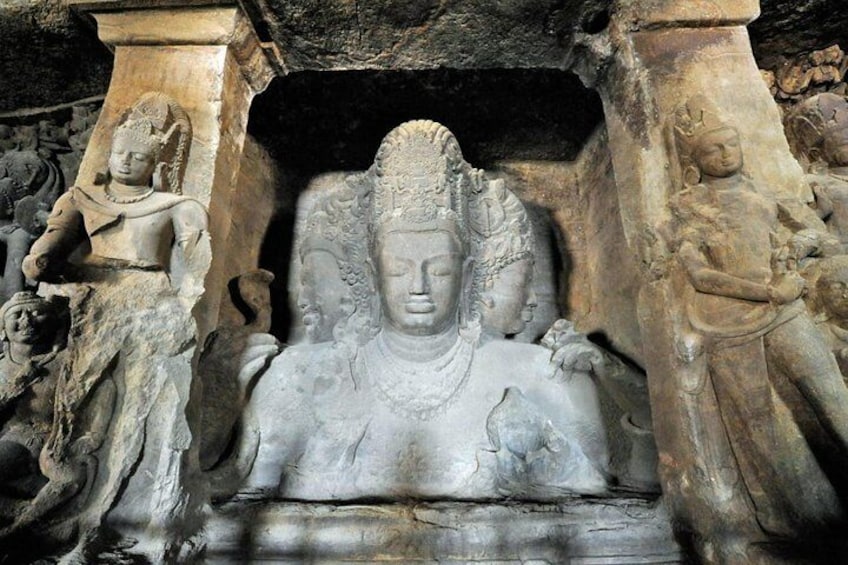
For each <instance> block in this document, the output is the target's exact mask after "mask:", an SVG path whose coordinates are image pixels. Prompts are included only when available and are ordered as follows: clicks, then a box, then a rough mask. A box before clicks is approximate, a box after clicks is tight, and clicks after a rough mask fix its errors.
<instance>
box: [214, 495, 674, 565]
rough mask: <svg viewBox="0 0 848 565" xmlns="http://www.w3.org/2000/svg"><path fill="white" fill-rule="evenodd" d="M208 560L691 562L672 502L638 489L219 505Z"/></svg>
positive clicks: (596, 564)
mask: <svg viewBox="0 0 848 565" xmlns="http://www.w3.org/2000/svg"><path fill="white" fill-rule="evenodd" d="M206 533H207V538H208V541H209V543H208V546H207V550H206V562H207V563H244V562H247V561H251V562H253V561H262V562H266V561H267V562H274V563H281V562H305V561H306V562H315V561H320V562H328V561H329V562H347V561H367V562H378V561H395V562H411V561H438V562H440V563H442V562H471V561H481V562H487V563H488V562H495V561H496V562H498V563H510V562H522V563H525V562H536V561H537V560H538V562H548V563H571V564H582V565H589V564H592V565H601V564H603V565H611V564H616V563H628V564H634V563H683V562H684V554H683V552H682V550H681V548H680V547H679V546H678V545H677V543H676V542H675V540H674V537H673V534H672V529H671V523H670V520H669V517H668V514H667V512H666V511H665V508H664V507H663V506H662V504H661V503H660V502H658V501H648V500H643V499H636V498H609V499H591V500H589V499H575V500H573V501H569V502H565V503H561V504H521V503H502V504H470V503H420V504H413V503H410V504H346V505H329V504H300V503H283V502H277V503H269V502H258V501H252V500H249V499H240V500H236V501H233V502H229V503H227V504H224V505H222V506H220V507H216V509H215V511H214V512H213V515H212V517H211V518H210V520H209V522H208V525H207V529H206Z"/></svg>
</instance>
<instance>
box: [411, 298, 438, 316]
mask: <svg viewBox="0 0 848 565" xmlns="http://www.w3.org/2000/svg"><path fill="white" fill-rule="evenodd" d="M435 309H436V305H435V304H433V301H432V300H430V297H429V296H422V297H417V296H413V297H410V299H409V300H407V301H406V311H407V312H409V313H410V314H429V313H430V312H433V311H434V310H435Z"/></svg>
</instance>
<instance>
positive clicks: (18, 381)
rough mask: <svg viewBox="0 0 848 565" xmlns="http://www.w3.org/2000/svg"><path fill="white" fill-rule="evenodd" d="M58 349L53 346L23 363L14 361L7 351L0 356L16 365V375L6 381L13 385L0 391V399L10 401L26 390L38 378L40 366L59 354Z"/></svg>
mask: <svg viewBox="0 0 848 565" xmlns="http://www.w3.org/2000/svg"><path fill="white" fill-rule="evenodd" d="M59 351H60V348H58V347H56V346H54V347H53V348H52V349H51V350H50V351H48V352H46V353H41V354H39V355H33V356H32V357H30V358H29V359H27V360H26V361H24V362H23V363H19V362H18V361H15V360H14V359H13V358H12V354H11V352H9V351H7V352H6V353H4V354H3V355H2V356H0V358H3V357H5V358H6V359H8V361H9V363H11V364H12V365H14V366H16V367H18V369H17V373H16V375H15V376H14V377H13V378H12V379H11V380H10V381H8V382H11V383H14V385H13V386H12V387H11V388H9V389H7V390H3V391H0V399H3V400H5V401H10V400H13V399H15V398H17V397H18V396H20V395H21V394H23V393H24V392H26V390H27V389H28V388H29V387H30V386H31V385H33V384H34V383H35V382H36V381H37V380H38V377H39V372H40V371H41V368H42V367H44V366H45V365H47V364H48V363H50V362H51V361H53V359H55V358H56V356H57V355H58V354H59Z"/></svg>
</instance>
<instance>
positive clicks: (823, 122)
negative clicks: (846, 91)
mask: <svg viewBox="0 0 848 565" xmlns="http://www.w3.org/2000/svg"><path fill="white" fill-rule="evenodd" d="M786 125H787V136H788V138H789V140H790V142H791V143H792V145H793V149H794V150H795V152H796V154H798V155H799V156H804V157H806V158H807V159H808V160H809V161H810V162H811V163H814V162H816V161H824V162H825V163H827V164H828V165H830V166H831V167H846V166H848V101H846V99H845V97H844V96H839V95H838V94H833V93H830V92H826V93H823V94H817V95H816V96H812V97H810V98H808V99H807V100H804V101H803V102H802V103H800V104H798V106H797V107H796V108H795V109H794V110H793V111H792V113H791V114H790V115H789V117H788V118H787V120H786Z"/></svg>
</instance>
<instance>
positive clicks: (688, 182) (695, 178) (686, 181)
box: [683, 165, 701, 186]
mask: <svg viewBox="0 0 848 565" xmlns="http://www.w3.org/2000/svg"><path fill="white" fill-rule="evenodd" d="M700 182H701V171H700V170H699V169H698V167H696V166H695V165H688V166H686V167H685V168H684V169H683V185H684V186H695V185H696V184H698V183H700Z"/></svg>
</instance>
